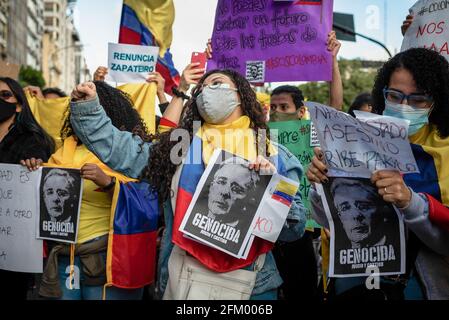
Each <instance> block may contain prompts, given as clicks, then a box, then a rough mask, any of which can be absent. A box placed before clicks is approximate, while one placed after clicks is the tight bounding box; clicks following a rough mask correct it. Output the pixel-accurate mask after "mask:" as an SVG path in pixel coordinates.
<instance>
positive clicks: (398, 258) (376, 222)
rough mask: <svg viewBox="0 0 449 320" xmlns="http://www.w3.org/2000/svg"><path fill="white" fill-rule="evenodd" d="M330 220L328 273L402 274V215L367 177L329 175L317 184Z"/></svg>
mask: <svg viewBox="0 0 449 320" xmlns="http://www.w3.org/2000/svg"><path fill="white" fill-rule="evenodd" d="M317 191H318V193H319V194H320V196H321V200H322V203H323V207H324V210H325V212H326V216H327V218H328V221H329V226H330V231H331V236H330V262H329V276H330V277H336V278H344V277H354V276H369V275H372V273H371V272H370V271H369V269H368V268H369V267H376V268H378V270H379V275H397V274H403V273H405V233H404V223H403V221H402V216H401V214H400V213H399V212H398V211H397V210H396V208H395V207H394V206H393V205H392V204H390V203H387V202H385V201H384V200H383V198H382V196H380V195H379V193H378V192H377V187H376V186H375V185H373V184H372V183H371V181H370V179H365V178H348V177H329V183H326V184H323V185H321V184H317Z"/></svg>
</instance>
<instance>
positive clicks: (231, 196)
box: [179, 150, 272, 258]
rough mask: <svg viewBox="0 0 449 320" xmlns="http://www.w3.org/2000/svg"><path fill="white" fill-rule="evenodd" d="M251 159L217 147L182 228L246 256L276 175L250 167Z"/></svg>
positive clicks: (189, 235)
mask: <svg viewBox="0 0 449 320" xmlns="http://www.w3.org/2000/svg"><path fill="white" fill-rule="evenodd" d="M249 164H250V162H249V161H247V160H245V159H243V158H240V157H237V156H235V155H233V154H230V153H228V152H226V151H224V150H217V151H215V152H214V155H213V156H212V158H211V159H210V161H209V165H208V166H207V168H206V170H205V171H204V174H203V176H202V177H201V180H200V182H199V184H198V186H197V188H196V191H195V194H194V196H193V199H192V202H191V203H190V206H189V208H188V210H187V212H186V215H185V217H184V219H183V221H182V224H181V226H180V228H179V230H180V231H181V232H183V233H184V234H185V235H186V236H188V237H191V238H194V239H196V240H198V241H200V242H202V243H204V244H206V245H209V246H211V247H213V248H215V249H218V250H221V251H223V252H226V253H227V254H229V255H231V256H233V257H236V258H244V256H245V255H246V251H247V250H246V249H247V248H248V242H249V241H251V240H252V227H251V226H253V225H255V223H256V219H257V217H258V215H259V214H260V210H259V207H260V203H261V202H262V198H263V196H264V193H265V190H266V189H267V186H268V185H269V183H270V180H271V178H272V175H261V174H260V173H259V172H256V171H254V170H250V169H248V166H249Z"/></svg>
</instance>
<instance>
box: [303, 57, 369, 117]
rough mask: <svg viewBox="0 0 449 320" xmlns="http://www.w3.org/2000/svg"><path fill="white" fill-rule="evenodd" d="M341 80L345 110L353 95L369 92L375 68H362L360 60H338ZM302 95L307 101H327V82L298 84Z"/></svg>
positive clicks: (326, 102) (325, 102)
mask: <svg viewBox="0 0 449 320" xmlns="http://www.w3.org/2000/svg"><path fill="white" fill-rule="evenodd" d="M339 67H340V72H341V76H342V81H343V100H344V104H343V110H345V111H347V110H348V109H349V106H350V105H351V103H352V102H353V101H354V99H355V97H356V96H357V95H359V94H361V93H363V92H371V90H372V88H373V85H374V80H375V77H376V74H377V72H376V70H375V69H373V68H364V66H363V64H362V61H360V60H345V59H341V60H339ZM299 89H301V91H302V92H303V94H304V97H305V98H306V99H307V100H309V101H315V102H318V103H323V104H328V103H329V84H328V83H327V82H309V83H306V84H303V85H300V86H299Z"/></svg>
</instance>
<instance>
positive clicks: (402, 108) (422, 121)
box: [383, 100, 430, 136]
mask: <svg viewBox="0 0 449 320" xmlns="http://www.w3.org/2000/svg"><path fill="white" fill-rule="evenodd" d="M429 112H430V108H429V109H427V108H426V109H421V108H413V107H411V106H409V105H407V104H396V103H393V102H390V101H389V100H385V110H384V112H383V115H384V116H390V117H395V118H400V119H404V120H409V121H410V126H409V129H408V135H409V136H412V135H414V134H415V133H417V132H418V131H419V130H420V129H421V128H422V127H424V126H425V125H426V124H428V123H429Z"/></svg>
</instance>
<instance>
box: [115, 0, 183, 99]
mask: <svg viewBox="0 0 449 320" xmlns="http://www.w3.org/2000/svg"><path fill="white" fill-rule="evenodd" d="M174 20H175V7H174V4H173V0H124V1H123V9H122V18H121V23H120V35H119V43H124V44H134V45H144V46H158V47H159V48H160V53H159V59H158V62H157V65H156V71H158V72H159V73H160V74H161V75H162V76H163V77H164V79H165V92H167V93H168V94H171V93H172V92H171V89H172V87H173V86H177V85H178V84H179V80H180V76H179V73H178V71H177V70H176V68H175V66H174V64H173V59H172V55H171V53H170V49H169V48H170V45H171V42H172V39H173V33H172V26H173V22H174Z"/></svg>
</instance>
